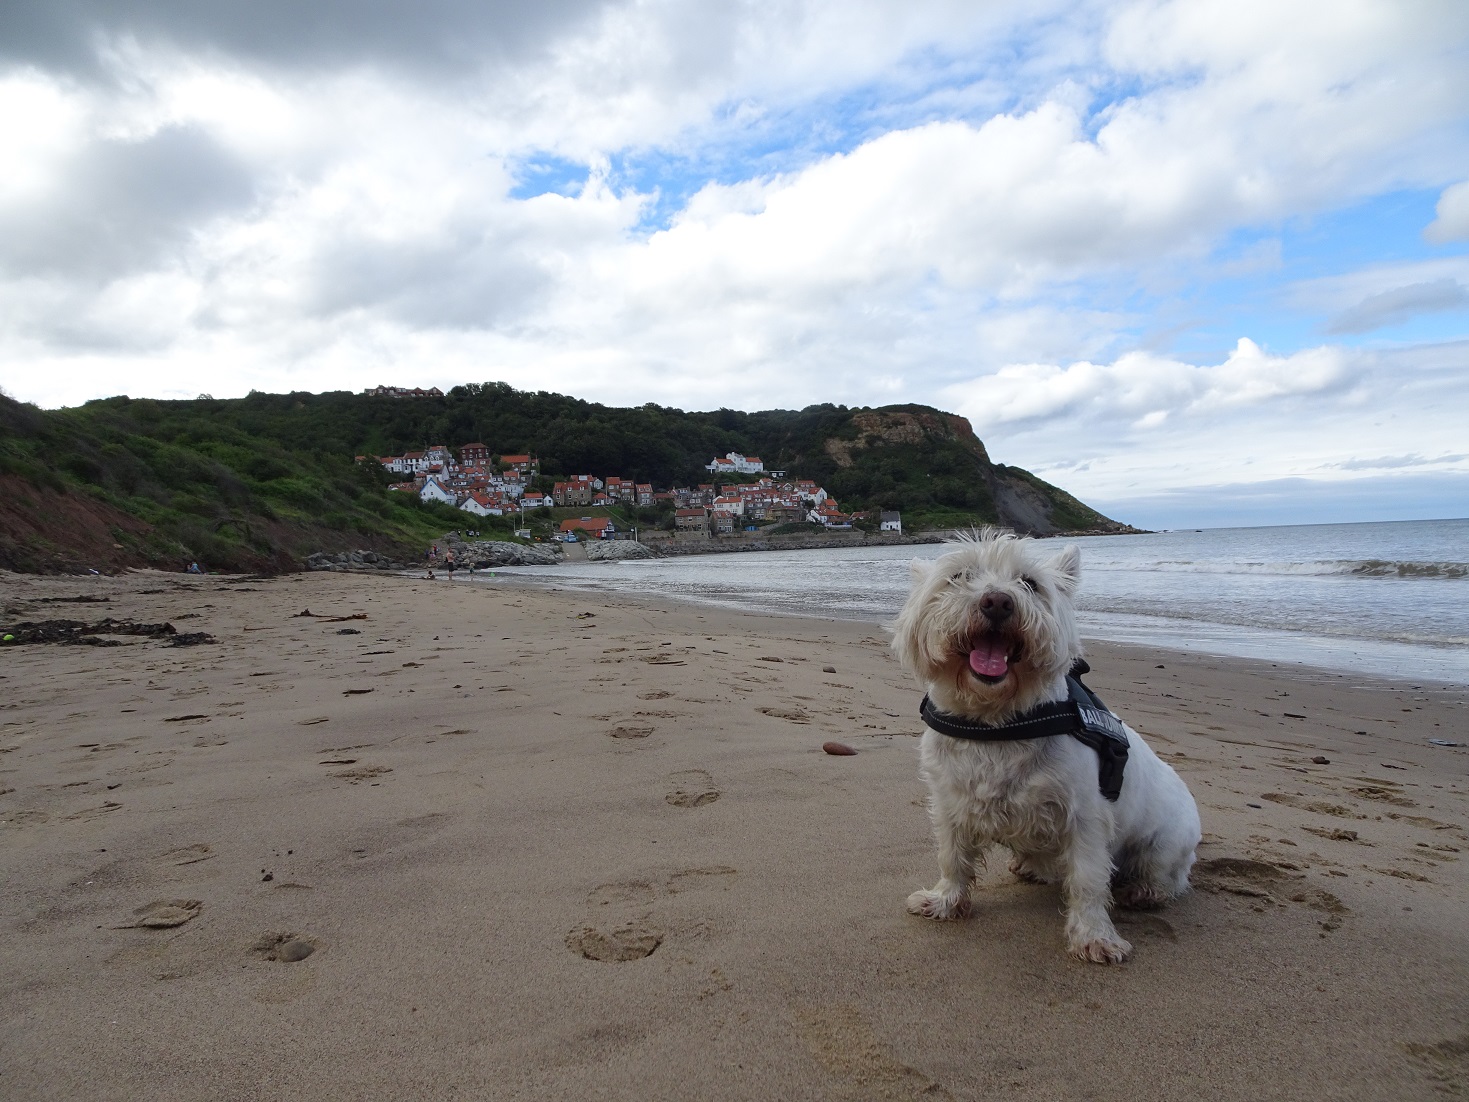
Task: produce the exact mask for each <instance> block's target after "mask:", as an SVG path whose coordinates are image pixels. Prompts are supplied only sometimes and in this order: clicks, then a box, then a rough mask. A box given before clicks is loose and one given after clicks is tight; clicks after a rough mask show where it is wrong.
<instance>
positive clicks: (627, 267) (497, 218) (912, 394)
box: [0, 0, 1469, 526]
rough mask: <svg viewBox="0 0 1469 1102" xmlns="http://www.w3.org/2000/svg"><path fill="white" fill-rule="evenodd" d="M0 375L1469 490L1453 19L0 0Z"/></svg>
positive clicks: (1460, 134) (1159, 472)
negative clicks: (509, 406)
mask: <svg viewBox="0 0 1469 1102" xmlns="http://www.w3.org/2000/svg"><path fill="white" fill-rule="evenodd" d="M0 166H3V167H0V386H3V388H4V389H5V390H6V391H7V392H8V393H10V394H12V395H14V396H16V397H18V398H22V399H26V400H29V401H34V402H36V403H38V404H40V405H43V406H48V407H50V406H60V405H73V404H77V403H80V402H83V401H86V400H87V399H90V398H95V397H99V396H105V395H111V394H116V393H128V394H132V395H134V396H141V395H150V396H157V397H193V396H194V395H196V394H199V393H200V392H206V391H207V392H209V393H212V394H214V395H215V396H216V397H227V396H236V395H242V394H244V393H246V392H248V391H249V390H251V389H259V390H267V391H284V390H313V391H317V390H328V389H362V388H365V387H367V386H371V385H375V384H377V383H379V382H381V383H392V384H400V385H420V386H429V385H438V386H441V387H445V388H447V387H449V386H451V385H453V384H455V383H459V382H478V381H485V380H504V381H506V382H509V383H511V384H513V385H515V386H517V387H522V388H528V389H537V390H539V389H545V390H556V391H561V392H564V393H570V394H575V395H578V396H580V397H585V398H589V399H594V400H598V401H603V402H608V403H611V404H616V405H637V404H641V403H644V402H658V403H661V404H665V405H673V406H678V407H681V408H684V409H711V408H716V407H719V406H730V407H734V408H740V409H766V408H772V407H800V406H803V405H808V404H810V403H813V402H823V401H830V402H840V403H845V404H847V405H880V404H886V403H892V402H924V403H928V404H932V405H937V406H940V407H942V408H945V409H950V410H954V411H957V412H960V413H963V414H964V415H966V416H968V417H969V418H970V419H971V421H972V422H973V423H974V426H975V429H976V430H977V431H978V432H979V433H980V435H981V437H982V438H983V439H984V440H985V442H986V444H987V445H988V446H989V448H990V451H991V454H992V455H993V456H994V457H995V458H996V459H998V460H1000V461H1002V462H1006V463H1013V464H1017V465H1020V466H1024V467H1028V468H1029V469H1031V470H1034V471H1036V472H1037V473H1039V474H1041V475H1042V476H1043V477H1046V478H1048V479H1050V480H1051V481H1053V482H1056V483H1058V484H1060V485H1062V486H1065V487H1066V488H1067V489H1069V490H1071V491H1073V492H1074V493H1076V494H1077V495H1078V496H1080V497H1082V498H1083V499H1084V500H1086V501H1088V502H1090V503H1093V504H1096V505H1098V506H1099V507H1102V508H1104V509H1105V510H1106V511H1109V512H1110V513H1111V514H1112V515H1114V516H1119V517H1122V518H1123V519H1127V520H1131V521H1134V522H1135V523H1139V524H1145V525H1148V526H1185V525H1187V526H1202V525H1206V524H1228V523H1283V522H1289V521H1329V520H1371V519H1393V518H1412V517H1443V516H1465V515H1469V427H1466V426H1469V4H1465V3H1464V2H1463V0H1437V2H1435V0H1141V2H1122V0H1114V2H1110V3H1093V2H1088V0H1023V2H1015V3H1011V2H1007V0H954V2H946V0H892V2H873V0H805V2H802V0H746V2H728V3H722V2H717V0H697V2H694V0H685V2H681V3H679V2H663V0H635V2H630V3H607V2H592V0H537V2H536V3H508V2H505V0H414V2H413V3H406V2H399V0H381V2H378V3H374V4H370V5H368V4H360V3H350V2H348V0H317V2H315V3H308V4H301V3H296V2H291V0H256V2H254V3H251V4H240V3H237V2H229V3H225V2H221V0H215V2H210V0H12V2H10V3H7V4H6V5H4V7H3V9H0Z"/></svg>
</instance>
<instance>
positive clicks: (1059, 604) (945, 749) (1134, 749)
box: [891, 531, 1200, 964]
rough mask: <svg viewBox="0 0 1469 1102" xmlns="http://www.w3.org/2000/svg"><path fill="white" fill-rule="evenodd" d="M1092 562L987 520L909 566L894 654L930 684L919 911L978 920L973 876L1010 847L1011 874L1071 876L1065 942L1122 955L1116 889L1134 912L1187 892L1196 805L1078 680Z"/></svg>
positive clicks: (1087, 951) (914, 904)
mask: <svg viewBox="0 0 1469 1102" xmlns="http://www.w3.org/2000/svg"><path fill="white" fill-rule="evenodd" d="M1080 567H1081V555H1080V553H1079V552H1078V551H1077V549H1076V548H1075V547H1068V548H1066V549H1065V550H1063V551H1060V552H1059V553H1057V554H1054V555H1050V556H1047V555H1045V554H1043V552H1042V551H1041V548H1040V546H1039V545H1038V544H1037V543H1036V541H1034V540H1031V539H1017V538H1016V537H1014V536H1011V535H998V534H995V533H993V532H990V531H986V532H984V533H981V534H979V535H976V536H971V537H969V538H963V539H959V540H956V541H955V547H954V550H952V551H949V552H948V553H947V554H944V555H943V556H941V557H940V558H938V559H937V560H936V561H934V562H932V563H925V562H923V561H921V560H915V561H914V562H913V564H912V571H913V588H912V592H911V593H910V594H909V596H908V601H907V603H906V604H905V605H904V606H903V611H902V612H901V613H899V615H898V618H897V619H896V620H895V621H894V622H893V624H892V625H891V628H892V630H893V632H894V639H893V650H894V651H895V652H896V653H897V655H898V657H899V658H901V659H902V661H903V664H904V666H906V667H907V668H908V670H910V671H911V672H912V673H913V674H914V675H916V676H917V678H918V679H919V680H920V681H922V682H923V683H924V685H925V687H926V688H927V690H928V698H927V700H926V701H925V709H924V719H925V722H926V723H928V725H929V730H927V731H925V732H924V735H923V741H922V743H921V744H920V747H919V759H920V764H921V773H922V776H923V779H924V781H925V782H927V784H928V788H929V794H930V795H929V812H930V814H931V816H932V818H933V826H934V833H935V835H936V836H937V840H938V850H939V870H940V872H941V873H942V877H941V879H940V880H939V882H938V883H937V884H936V885H935V886H934V887H933V888H931V889H929V890H927V891H918V892H914V893H913V894H912V895H911V896H909V897H908V910H910V911H912V912H913V913H914V914H918V915H923V916H924V917H926V918H937V919H952V918H962V917H964V916H965V915H967V914H968V913H969V892H970V886H971V882H972V881H973V879H974V875H975V871H976V869H977V868H980V867H982V866H983V862H984V854H985V850H986V849H987V848H988V847H989V846H991V845H992V844H995V843H998V844H1000V845H1003V846H1006V847H1008V848H1009V849H1010V851H1011V852H1012V853H1013V854H1014V856H1015V859H1014V861H1013V862H1012V863H1011V865H1010V869H1011V871H1012V872H1014V873H1015V875H1017V876H1019V877H1021V878H1022V879H1025V880H1030V881H1034V882H1038V883H1046V882H1049V881H1051V880H1055V879H1059V880H1060V881H1061V885H1062V896H1063V899H1064V900H1065V906H1066V945H1067V948H1068V950H1069V951H1070V952H1071V953H1072V954H1073V955H1074V956H1077V957H1080V958H1082V959H1083V960H1090V961H1096V962H1098V963H1104V964H1110V963H1114V962H1118V961H1122V960H1126V959H1127V956H1128V954H1129V953H1130V952H1131V951H1132V946H1131V945H1129V944H1128V943H1127V942H1126V941H1124V940H1123V939H1122V938H1121V937H1120V936H1119V935H1118V933H1117V930H1116V928H1115V927H1114V926H1113V925H1112V919H1111V918H1110V917H1109V915H1108V913H1107V908H1108V906H1109V904H1110V903H1111V902H1112V889H1113V888H1114V887H1115V889H1116V893H1117V899H1118V902H1120V903H1122V904H1124V905H1127V906H1133V907H1145V906H1153V905H1156V904H1159V903H1162V902H1163V901H1164V900H1167V899H1171V898H1173V897H1174V896H1177V895H1179V894H1181V893H1183V892H1185V891H1187V890H1188V874H1189V869H1190V867H1191V866H1192V865H1193V863H1194V850H1195V848H1196V847H1197V846H1198V843H1199V836H1200V835H1199V813H1198V809H1197V808H1196V807H1195V806H1194V799H1193V796H1192V795H1191V794H1190V793H1189V790H1188V786H1187V785H1185V784H1184V783H1183V781H1182V780H1181V779H1180V778H1179V776H1178V774H1176V773H1175V772H1174V771H1173V770H1172V769H1171V768H1169V766H1168V765H1167V764H1166V763H1164V762H1163V761H1161V760H1159V758H1158V756H1157V755H1156V754H1154V753H1153V751H1152V749H1151V748H1150V747H1149V746H1148V745H1147V743H1145V742H1143V740H1142V739H1141V738H1140V737H1139V736H1138V734H1137V732H1135V731H1133V730H1132V729H1131V728H1130V727H1127V726H1126V725H1125V724H1123V723H1121V721H1119V720H1118V719H1117V718H1116V717H1115V716H1112V715H1111V714H1110V713H1109V712H1107V711H1106V710H1105V708H1102V707H1098V705H1100V701H1099V700H1097V699H1096V698H1095V697H1094V696H1091V695H1089V693H1088V691H1087V690H1086V689H1085V688H1084V687H1083V686H1081V685H1080V683H1079V682H1078V681H1075V680H1074V679H1073V680H1070V681H1069V680H1068V676H1067V675H1068V672H1070V671H1072V670H1073V667H1074V666H1075V667H1076V668H1077V669H1078V670H1079V671H1080V672H1085V669H1086V666H1085V663H1082V662H1080V658H1081V639H1080V636H1079V635H1078V633H1077V629H1076V617H1075V612H1074V609H1073V604H1072V601H1073V597H1074V595H1075V593H1076V586H1077V581H1078V578H1079V576H1080ZM1078 676H1079V675H1078ZM1083 724H1085V726H1086V727H1087V728H1089V730H1087V729H1083ZM935 727H938V728H939V730H935V729H934V728H935ZM1058 727H1059V728H1065V729H1067V730H1073V731H1074V732H1075V737H1072V735H1070V734H1065V733H1061V734H1057V733H1050V732H1053V731H1055V730H1057V729H1058ZM944 729H947V730H948V731H949V732H950V733H949V734H943V733H940V731H941V730H944ZM1037 732H1039V735H1038V736H1037ZM1083 739H1085V740H1087V741H1083ZM1093 745H1096V746H1097V747H1098V748H1097V749H1094V748H1093ZM1119 758H1121V759H1123V761H1124V763H1125V769H1124V770H1123V771H1122V772H1121V774H1120V776H1121V779H1122V784H1121V792H1120V795H1119V794H1118V793H1117V792H1116V790H1115V789H1116V781H1117V780H1118V776H1119V775H1118V773H1117V771H1116V768H1117V765H1118V759H1119ZM1104 785H1106V786H1108V787H1110V788H1111V789H1112V792H1111V795H1112V797H1113V799H1109V798H1108V796H1107V795H1105V794H1104V793H1103V790H1102V789H1103V786H1104Z"/></svg>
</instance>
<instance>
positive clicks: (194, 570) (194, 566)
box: [187, 562, 204, 574]
mask: <svg viewBox="0 0 1469 1102" xmlns="http://www.w3.org/2000/svg"><path fill="white" fill-rule="evenodd" d="M187 573H189V574H202V573H204V571H202V570H200V569H199V564H198V563H196V562H191V563H190V564H189V568H188V570H187Z"/></svg>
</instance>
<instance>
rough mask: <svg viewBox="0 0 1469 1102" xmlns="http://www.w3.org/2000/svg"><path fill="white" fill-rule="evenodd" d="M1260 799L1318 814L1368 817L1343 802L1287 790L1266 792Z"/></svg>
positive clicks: (1343, 817)
mask: <svg viewBox="0 0 1469 1102" xmlns="http://www.w3.org/2000/svg"><path fill="white" fill-rule="evenodd" d="M1260 799H1262V800H1268V801H1270V802H1271V803H1273V804H1284V805H1285V806H1286V807H1296V808H1300V809H1301V810H1302V811H1314V812H1315V813H1316V814H1317V815H1334V816H1336V817H1337V818H1338V819H1365V818H1367V816H1365V815H1362V814H1360V813H1359V812H1356V811H1353V810H1352V809H1351V808H1349V807H1343V806H1342V805H1341V804H1332V803H1327V802H1326V801H1325V800H1309V799H1307V798H1306V797H1304V796H1292V795H1289V794H1288V793H1285V792H1266V793H1263V794H1262V795H1261V796H1260Z"/></svg>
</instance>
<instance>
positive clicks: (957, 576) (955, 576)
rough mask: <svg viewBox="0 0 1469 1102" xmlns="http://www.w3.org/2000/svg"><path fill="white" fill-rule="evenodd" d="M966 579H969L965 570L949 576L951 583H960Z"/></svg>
mask: <svg viewBox="0 0 1469 1102" xmlns="http://www.w3.org/2000/svg"><path fill="white" fill-rule="evenodd" d="M968 577H969V571H967V570H956V571H955V572H954V573H952V574H950V575H949V581H951V582H962V581H964V580H965V579H967V578H968Z"/></svg>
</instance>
